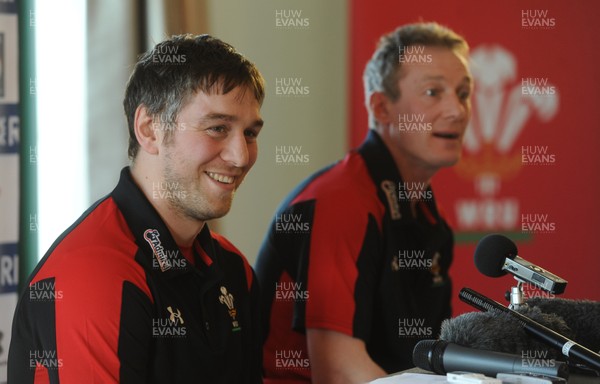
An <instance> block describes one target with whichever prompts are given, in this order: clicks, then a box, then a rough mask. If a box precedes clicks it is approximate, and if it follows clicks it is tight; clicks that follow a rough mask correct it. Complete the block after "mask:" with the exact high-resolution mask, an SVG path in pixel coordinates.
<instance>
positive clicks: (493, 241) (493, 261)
mask: <svg viewBox="0 0 600 384" xmlns="http://www.w3.org/2000/svg"><path fill="white" fill-rule="evenodd" d="M517 252H518V251H517V245H516V244H515V243H514V242H513V241H512V240H511V239H509V238H508V237H506V236H503V235H500V234H497V233H494V234H491V235H487V236H485V237H484V238H482V239H481V240H479V243H478V244H477V247H476V248H475V256H474V259H475V266H476V267H477V269H478V270H479V272H481V273H483V274H484V275H486V276H489V277H500V276H504V275H506V271H504V270H503V269H502V266H503V265H504V261H505V260H506V259H507V258H508V259H511V260H512V259H514V258H515V257H516V256H517Z"/></svg>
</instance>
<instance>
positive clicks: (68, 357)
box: [8, 168, 262, 384]
mask: <svg viewBox="0 0 600 384" xmlns="http://www.w3.org/2000/svg"><path fill="white" fill-rule="evenodd" d="M150 198H153V197H150ZM193 248H194V249H191V250H188V251H187V253H188V256H187V257H186V256H185V254H184V253H182V250H181V249H179V248H178V246H177V244H176V243H175V241H174V240H173V238H172V236H171V234H170V233H169V230H168V229H167V227H166V225H165V223H164V222H163V221H162V220H161V218H160V216H159V215H158V213H157V212H156V211H155V210H154V208H153V206H152V204H151V203H150V201H149V200H148V199H147V198H146V197H145V196H144V194H143V193H142V192H141V190H140V189H139V188H138V187H137V186H136V185H135V183H134V182H133V180H132V178H131V175H130V172H129V169H128V168H125V169H123V171H122V172H121V178H120V181H119V183H118V185H117V187H116V188H115V190H114V191H113V192H112V193H111V194H110V195H108V196H107V197H105V198H104V199H102V200H100V201H98V202H97V203H96V204H95V205H93V206H92V207H91V208H90V209H89V210H88V211H87V212H85V213H84V214H83V215H82V216H81V218H80V219H79V220H78V221H77V222H75V223H74V224H73V225H72V226H71V227H70V228H69V229H68V230H67V231H66V232H64V233H63V234H62V235H61V236H60V238H59V239H57V240H56V242H55V243H54V244H53V245H52V247H51V248H50V250H49V251H48V252H47V253H46V255H45V256H44V258H43V259H42V260H41V261H40V263H39V264H38V266H37V267H36V269H35V270H34V272H33V273H32V275H31V277H30V279H29V281H28V283H27V288H26V289H25V290H24V292H23V294H22V295H21V297H20V300H19V303H18V306H17V309H16V313H15V318H14V323H13V331H12V340H11V345H10V351H9V358H8V382H9V383H11V384H12V383H15V384H17V383H18V384H27V383H36V384H38V383H56V384H58V383H60V384H71V383H73V384H81V383H86V384H87V383H90V384H91V383H122V384H125V383H210V384H214V383H260V382H262V379H261V377H260V376H261V366H260V364H261V348H260V336H259V324H258V317H257V315H258V311H257V307H258V302H257V300H258V290H257V284H256V281H255V279H254V277H253V271H252V269H251V268H250V266H249V265H248V263H247V261H246V260H245V259H244V257H243V256H242V255H241V254H240V252H239V251H238V250H237V249H236V248H235V247H234V246H233V245H232V244H231V243H229V242H228V241H227V240H226V239H224V238H223V237H221V236H219V235H218V234H215V233H212V232H210V231H209V229H208V228H207V226H205V227H204V228H203V230H202V231H201V233H200V234H199V235H198V237H197V239H196V242H195V245H194V247H193ZM184 252H186V251H184Z"/></svg>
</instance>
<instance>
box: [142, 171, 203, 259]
mask: <svg viewBox="0 0 600 384" xmlns="http://www.w3.org/2000/svg"><path fill="white" fill-rule="evenodd" d="M147 168H152V167H144V166H143V165H142V164H140V163H137V164H132V165H131V177H132V179H133V181H134V182H135V183H136V185H137V186H138V187H139V188H140V190H141V191H142V193H143V194H144V196H146V199H148V201H149V202H150V204H152V206H153V207H154V209H155V210H156V211H157V212H158V214H159V216H160V218H161V219H162V221H163V222H164V223H165V225H166V226H167V228H168V229H169V232H170V233H171V236H172V237H173V239H174V240H175V242H176V243H177V245H180V246H183V247H190V246H192V244H193V243H194V240H195V239H196V237H197V236H198V234H199V233H200V231H201V230H202V228H203V227H204V221H198V220H195V219H192V218H190V217H188V216H186V215H185V213H183V212H181V211H179V210H177V209H175V208H173V207H172V205H171V204H170V202H169V200H168V199H155V198H153V189H152V188H153V185H156V184H155V183H159V182H160V180H159V178H158V177H156V176H155V175H154V174H153V173H152V172H150V171H148V170H147Z"/></svg>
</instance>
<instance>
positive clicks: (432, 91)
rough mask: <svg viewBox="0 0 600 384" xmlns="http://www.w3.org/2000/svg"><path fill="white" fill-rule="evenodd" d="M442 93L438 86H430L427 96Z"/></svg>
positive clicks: (426, 92)
mask: <svg viewBox="0 0 600 384" xmlns="http://www.w3.org/2000/svg"><path fill="white" fill-rule="evenodd" d="M439 94H440V90H439V89H436V88H429V89H427V90H426V91H425V95H427V96H437V95H439Z"/></svg>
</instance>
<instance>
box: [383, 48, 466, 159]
mask: <svg viewBox="0 0 600 384" xmlns="http://www.w3.org/2000/svg"><path fill="white" fill-rule="evenodd" d="M410 49H411V51H412V52H419V55H420V57H421V58H423V59H422V60H421V61H423V60H425V59H427V60H426V61H427V62H426V63H416V62H404V63H402V65H401V69H400V80H399V82H398V87H399V90H400V97H399V98H398V99H397V100H396V101H390V105H389V109H388V112H389V113H390V117H389V119H390V120H389V121H388V122H387V124H388V125H389V126H388V129H390V130H391V137H392V140H393V142H392V145H391V146H392V147H393V148H392V152H396V155H397V156H396V157H398V156H399V157H400V158H402V159H403V162H405V164H406V165H407V166H409V167H412V168H414V167H418V168H421V169H424V170H428V171H437V170H438V169H439V168H440V167H445V166H450V165H453V164H455V163H456V162H457V161H458V159H459V158H460V153H461V147H462V139H463V134H464V132H465V129H466V127H467V124H468V122H469V119H470V117H471V102H470V95H471V90H472V80H471V74H470V72H469V69H468V64H467V60H466V58H465V57H463V56H462V55H461V54H460V53H458V52H455V51H452V50H450V49H448V48H443V47H420V48H418V47H410ZM419 49H422V51H419ZM394 131H395V132H394Z"/></svg>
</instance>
